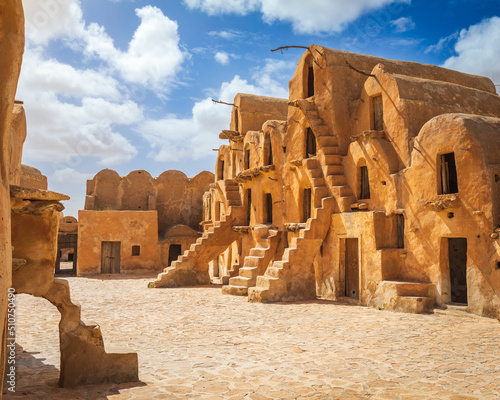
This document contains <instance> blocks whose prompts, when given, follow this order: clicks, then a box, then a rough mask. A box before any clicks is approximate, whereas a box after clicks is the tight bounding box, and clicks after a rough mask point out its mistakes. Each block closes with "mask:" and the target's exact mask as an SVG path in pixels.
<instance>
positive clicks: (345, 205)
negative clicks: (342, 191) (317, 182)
mask: <svg viewBox="0 0 500 400" xmlns="http://www.w3.org/2000/svg"><path fill="white" fill-rule="evenodd" d="M355 201H356V196H354V195H352V196H345V197H339V198H337V204H338V206H339V209H340V212H350V211H351V204H352V203H354V202H355Z"/></svg>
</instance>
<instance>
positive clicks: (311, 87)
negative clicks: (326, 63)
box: [307, 65, 314, 97]
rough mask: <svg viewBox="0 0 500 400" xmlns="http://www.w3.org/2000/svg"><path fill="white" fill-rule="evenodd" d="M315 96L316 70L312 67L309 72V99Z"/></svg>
mask: <svg viewBox="0 0 500 400" xmlns="http://www.w3.org/2000/svg"><path fill="white" fill-rule="evenodd" d="M311 96H314V68H313V66H312V65H311V66H310V67H309V69H308V71H307V97H311Z"/></svg>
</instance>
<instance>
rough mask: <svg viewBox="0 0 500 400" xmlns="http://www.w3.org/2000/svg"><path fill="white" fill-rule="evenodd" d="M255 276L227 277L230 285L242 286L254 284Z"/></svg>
mask: <svg viewBox="0 0 500 400" xmlns="http://www.w3.org/2000/svg"><path fill="white" fill-rule="evenodd" d="M255 281H256V280H255V278H247V277H244V276H241V275H240V276H235V277H234V278H231V279H229V285H231V286H244V287H252V286H255Z"/></svg>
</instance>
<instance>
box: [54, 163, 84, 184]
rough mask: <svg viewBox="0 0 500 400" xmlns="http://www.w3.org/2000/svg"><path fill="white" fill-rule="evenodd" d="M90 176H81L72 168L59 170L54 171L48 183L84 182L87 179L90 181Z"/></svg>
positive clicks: (81, 174)
mask: <svg viewBox="0 0 500 400" xmlns="http://www.w3.org/2000/svg"><path fill="white" fill-rule="evenodd" d="M92 178H93V175H92V174H83V173H81V172H79V171H77V170H76V169H74V168H69V167H66V168H61V169H58V170H56V171H54V173H53V174H52V175H51V176H50V177H49V180H50V181H56V182H68V183H72V182H85V181H86V180H88V179H92Z"/></svg>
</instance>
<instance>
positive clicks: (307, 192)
mask: <svg viewBox="0 0 500 400" xmlns="http://www.w3.org/2000/svg"><path fill="white" fill-rule="evenodd" d="M311 211H312V193H311V188H307V189H304V199H303V202H302V215H303V216H304V217H303V220H302V221H303V222H307V220H308V219H309V218H311Z"/></svg>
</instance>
